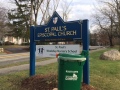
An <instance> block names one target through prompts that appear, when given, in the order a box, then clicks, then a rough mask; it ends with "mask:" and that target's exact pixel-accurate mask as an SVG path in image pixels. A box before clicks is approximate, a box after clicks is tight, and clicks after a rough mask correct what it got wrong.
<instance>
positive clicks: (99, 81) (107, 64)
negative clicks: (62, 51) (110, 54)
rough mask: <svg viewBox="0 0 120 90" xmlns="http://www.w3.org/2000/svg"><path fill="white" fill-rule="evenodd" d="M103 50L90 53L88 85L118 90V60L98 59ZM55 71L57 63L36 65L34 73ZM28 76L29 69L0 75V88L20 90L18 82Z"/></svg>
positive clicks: (119, 68) (119, 72) (105, 89)
mask: <svg viewBox="0 0 120 90" xmlns="http://www.w3.org/2000/svg"><path fill="white" fill-rule="evenodd" d="M102 52H104V50H102V51H97V52H92V53H90V85H92V86H94V87H95V88H97V90H120V87H119V86H120V61H104V60H99V55H100V54H101V53H102ZM49 73H57V63H54V64H50V65H46V66H42V67H37V68H36V74H49ZM27 77H29V71H28V70H27V71H21V72H17V73H11V74H8V75H1V76H0V90H20V83H21V81H22V80H24V79H25V78H27Z"/></svg>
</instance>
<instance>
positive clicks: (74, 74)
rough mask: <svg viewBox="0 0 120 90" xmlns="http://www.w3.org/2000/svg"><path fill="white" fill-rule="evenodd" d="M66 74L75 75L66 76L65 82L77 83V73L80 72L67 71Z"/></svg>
mask: <svg viewBox="0 0 120 90" xmlns="http://www.w3.org/2000/svg"><path fill="white" fill-rule="evenodd" d="M66 73H73V74H72V75H66V76H65V80H71V81H77V79H78V76H77V74H76V73H78V71H69V70H66Z"/></svg>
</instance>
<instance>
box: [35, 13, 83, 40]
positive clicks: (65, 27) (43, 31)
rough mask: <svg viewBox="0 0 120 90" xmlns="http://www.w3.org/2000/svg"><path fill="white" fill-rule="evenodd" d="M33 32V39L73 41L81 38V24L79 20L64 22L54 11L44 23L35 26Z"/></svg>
mask: <svg viewBox="0 0 120 90" xmlns="http://www.w3.org/2000/svg"><path fill="white" fill-rule="evenodd" d="M34 33H35V35H34V40H35V41H52V42H54V41H73V40H74V39H81V38H82V24H81V22H80V20H76V21H69V22H64V21H63V19H62V18H61V17H60V16H59V15H58V13H57V12H54V14H53V16H52V17H51V19H50V21H49V22H48V23H47V24H46V25H40V26H36V28H35V30H34Z"/></svg>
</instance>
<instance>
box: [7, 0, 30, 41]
mask: <svg viewBox="0 0 120 90" xmlns="http://www.w3.org/2000/svg"><path fill="white" fill-rule="evenodd" d="M15 4H16V6H17V7H16V8H15V9H12V10H10V11H9V13H8V18H9V20H10V23H9V25H10V26H11V28H12V31H11V32H10V34H11V35H12V36H14V37H16V38H18V37H19V38H24V39H26V40H27V42H29V31H30V30H29V29H30V2H29V0H15Z"/></svg>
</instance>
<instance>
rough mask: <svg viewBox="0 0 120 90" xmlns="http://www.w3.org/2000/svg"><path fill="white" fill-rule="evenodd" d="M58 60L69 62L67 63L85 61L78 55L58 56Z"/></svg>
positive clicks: (83, 57)
mask: <svg viewBox="0 0 120 90" xmlns="http://www.w3.org/2000/svg"><path fill="white" fill-rule="evenodd" d="M58 59H59V60H61V59H62V60H65V61H66V60H67V61H68V60H69V61H85V60H86V58H85V56H83V55H79V54H59V56H58Z"/></svg>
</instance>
